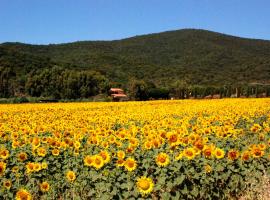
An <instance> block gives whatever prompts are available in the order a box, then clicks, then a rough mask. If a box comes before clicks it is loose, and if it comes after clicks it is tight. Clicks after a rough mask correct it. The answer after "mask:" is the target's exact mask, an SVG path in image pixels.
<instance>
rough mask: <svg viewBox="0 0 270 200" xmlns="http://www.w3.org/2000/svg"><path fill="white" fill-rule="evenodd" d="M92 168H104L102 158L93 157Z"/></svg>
mask: <svg viewBox="0 0 270 200" xmlns="http://www.w3.org/2000/svg"><path fill="white" fill-rule="evenodd" d="M93 166H94V167H95V168H96V169H100V168H102V167H103V166H104V161H103V158H102V157H101V156H99V155H95V156H94V162H93Z"/></svg>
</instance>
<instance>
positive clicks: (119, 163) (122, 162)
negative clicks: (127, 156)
mask: <svg viewBox="0 0 270 200" xmlns="http://www.w3.org/2000/svg"><path fill="white" fill-rule="evenodd" d="M124 165H125V160H123V159H118V160H117V161H116V166H117V167H123V166H124Z"/></svg>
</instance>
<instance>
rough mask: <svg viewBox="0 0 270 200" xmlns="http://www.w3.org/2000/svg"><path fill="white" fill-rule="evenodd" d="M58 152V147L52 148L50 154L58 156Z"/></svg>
mask: <svg viewBox="0 0 270 200" xmlns="http://www.w3.org/2000/svg"><path fill="white" fill-rule="evenodd" d="M59 152H60V151H59V149H53V150H52V155H53V156H58V155H59Z"/></svg>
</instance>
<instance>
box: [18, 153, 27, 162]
mask: <svg viewBox="0 0 270 200" xmlns="http://www.w3.org/2000/svg"><path fill="white" fill-rule="evenodd" d="M17 158H18V160H19V161H20V162H24V161H25V160H27V158H28V157H27V154H26V153H25V152H21V153H19V154H18V155H17Z"/></svg>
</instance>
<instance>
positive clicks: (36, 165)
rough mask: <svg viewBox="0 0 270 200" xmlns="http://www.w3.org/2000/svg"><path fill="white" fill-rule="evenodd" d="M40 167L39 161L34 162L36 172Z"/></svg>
mask: <svg viewBox="0 0 270 200" xmlns="http://www.w3.org/2000/svg"><path fill="white" fill-rule="evenodd" d="M41 169H42V167H41V164H40V163H34V171H36V172H38V171H40V170H41Z"/></svg>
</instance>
